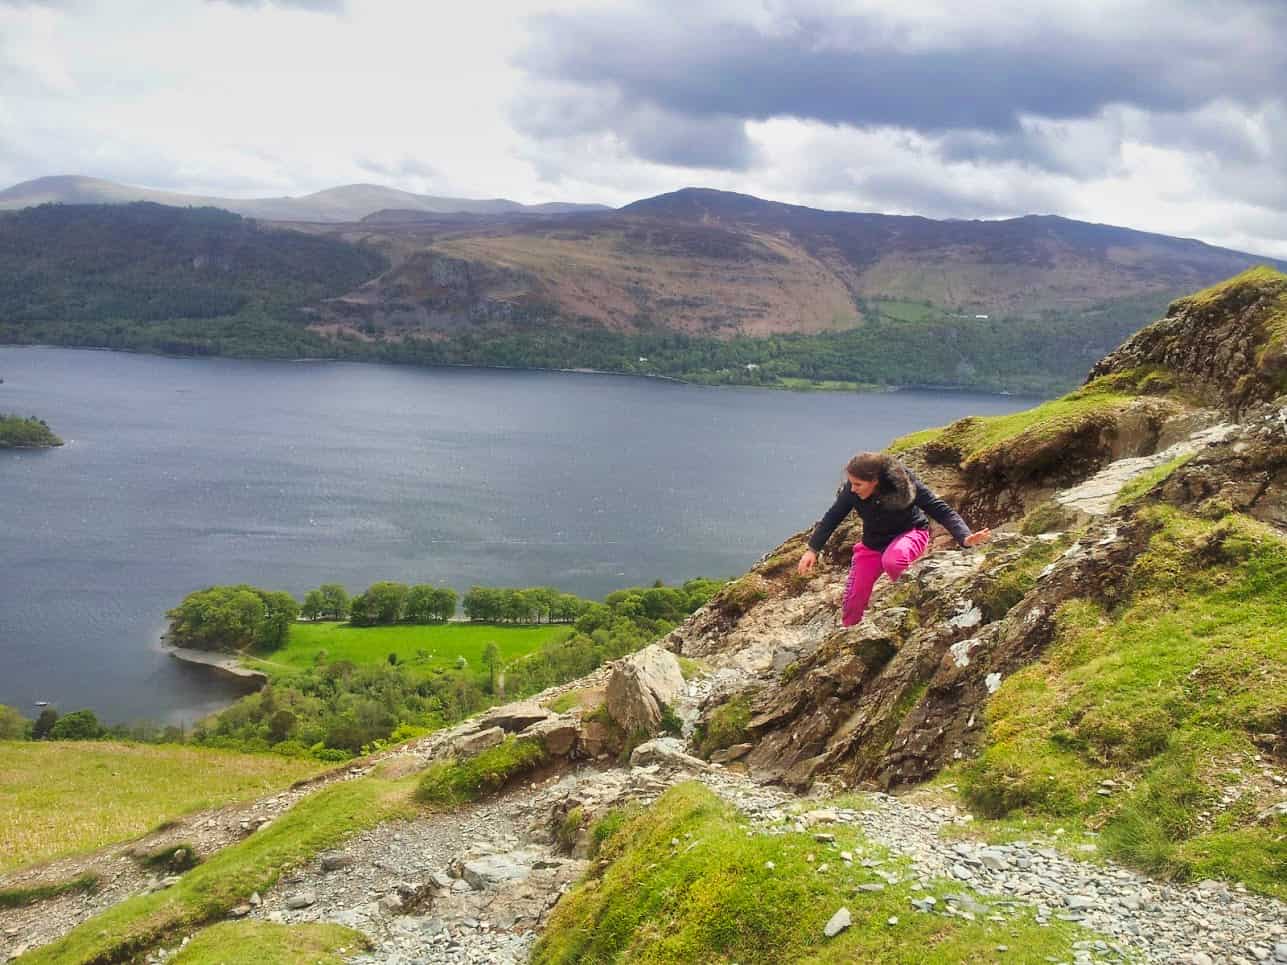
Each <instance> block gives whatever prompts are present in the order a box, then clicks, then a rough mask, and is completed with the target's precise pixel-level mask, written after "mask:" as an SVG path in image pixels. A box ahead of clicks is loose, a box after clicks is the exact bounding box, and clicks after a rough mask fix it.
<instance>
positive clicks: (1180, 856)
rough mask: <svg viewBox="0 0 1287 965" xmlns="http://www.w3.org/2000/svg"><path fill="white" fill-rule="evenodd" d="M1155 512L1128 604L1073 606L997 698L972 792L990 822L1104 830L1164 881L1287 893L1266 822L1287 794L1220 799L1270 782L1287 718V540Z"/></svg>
mask: <svg viewBox="0 0 1287 965" xmlns="http://www.w3.org/2000/svg"><path fill="white" fill-rule="evenodd" d="M1145 518H1146V519H1148V520H1149V521H1150V522H1152V523H1153V525H1155V526H1156V527H1157V531H1156V532H1155V534H1154V535H1153V537H1152V539H1151V541H1150V543H1149V546H1148V549H1147V550H1146V552H1145V553H1143V554H1141V556H1140V557H1139V558H1138V559H1137V560H1136V562H1135V565H1134V568H1133V572H1132V573H1131V575H1130V581H1131V585H1132V588H1133V595H1132V596H1131V598H1130V599H1129V601H1128V602H1127V603H1126V604H1125V605H1124V606H1122V607H1120V608H1119V609H1118V610H1117V611H1115V612H1113V613H1106V612H1104V611H1103V610H1102V609H1100V608H1099V607H1098V606H1096V605H1095V604H1093V603H1090V602H1087V601H1084V600H1080V601H1071V602H1069V603H1065V604H1064V605H1063V606H1062V607H1061V608H1060V610H1059V613H1058V622H1059V628H1058V632H1057V635H1056V639H1055V641H1054V643H1053V644H1052V645H1051V647H1050V648H1049V649H1048V650H1047V652H1046V654H1045V656H1044V657H1043V658H1042V659H1041V660H1040V661H1038V662H1036V663H1034V664H1032V665H1030V666H1028V667H1026V668H1024V669H1023V670H1021V671H1019V672H1018V673H1016V674H1014V675H1012V676H1011V677H1009V678H1007V679H1006V680H1005V681H1004V682H1003V684H1002V686H1001V688H1000V690H998V692H997V693H996V694H995V696H994V697H993V698H992V700H991V701H990V702H989V705H988V741H987V746H986V747H985V750H984V751H983V753H982V754H981V756H980V757H979V758H978V760H977V761H975V762H973V763H972V764H970V765H968V766H966V767H964V768H963V769H962V772H961V777H962V790H963V792H964V794H965V796H966V798H967V800H969V801H970V803H971V804H972V805H973V806H975V807H976V808H977V809H979V810H980V811H981V812H982V813H983V814H984V815H985V816H989V817H1016V816H1019V815H1025V816H1028V817H1030V818H1034V819H1039V818H1045V819H1050V820H1058V819H1075V820H1076V821H1079V822H1081V823H1082V824H1083V825H1084V826H1086V827H1094V828H1102V839H1103V845H1104V849H1105V851H1106V852H1107V853H1108V854H1110V855H1112V856H1115V857H1117V858H1119V859H1122V860H1125V861H1127V862H1130V863H1132V864H1134V865H1136V866H1139V867H1142V868H1144V869H1146V870H1148V871H1151V872H1154V873H1158V874H1163V875H1168V876H1174V877H1179V878H1192V877H1197V876H1205V877H1220V878H1228V879H1234V880H1240V881H1244V882H1245V883H1246V884H1247V885H1248V886H1249V887H1251V888H1253V889H1255V890H1257V891H1261V892H1265V893H1268V894H1273V895H1277V896H1278V897H1287V820H1278V821H1276V822H1274V823H1273V824H1269V825H1264V824H1261V825H1258V824H1256V823H1255V819H1254V818H1255V813H1256V811H1257V808H1263V807H1265V806H1267V804H1268V803H1270V802H1271V800H1276V799H1277V797H1281V792H1274V791H1273V790H1272V789H1268V788H1261V789H1260V790H1259V791H1258V792H1254V793H1252V792H1248V793H1246V794H1244V797H1243V799H1242V801H1241V802H1240V803H1239V804H1237V805H1235V806H1233V807H1225V806H1223V805H1221V804H1220V801H1219V798H1220V792H1221V790H1222V789H1223V788H1224V787H1226V786H1242V787H1250V788H1255V787H1258V786H1259V785H1258V782H1262V780H1263V779H1262V778H1261V770H1262V768H1263V767H1264V765H1263V764H1262V763H1261V762H1260V761H1258V760H1257V758H1256V755H1257V753H1258V750H1257V747H1256V744H1255V742H1256V740H1257V739H1260V738H1259V737H1258V735H1266V734H1280V733H1282V732H1283V729H1284V725H1285V724H1287V541H1284V540H1283V538H1282V537H1281V536H1280V535H1278V534H1276V533H1275V532H1274V531H1273V530H1271V529H1270V528H1268V527H1266V526H1263V525H1262V524H1259V523H1257V522H1255V521H1253V520H1250V519H1247V518H1245V517H1240V516H1230V517H1227V518H1225V519H1223V520H1221V521H1218V522H1213V521H1209V520H1203V519H1197V518H1195V517H1192V516H1189V515H1186V514H1183V513H1180V512H1178V511H1175V510H1173V509H1170V508H1166V507H1153V508H1151V509H1149V510H1146V511H1145ZM1105 779H1109V780H1113V781H1116V782H1118V790H1117V791H1115V792H1114V793H1113V794H1111V795H1109V796H1101V795H1099V794H1098V793H1097V788H1098V786H1099V782H1101V781H1103V780H1105ZM1275 794H1277V797H1275V796H1274V795H1275Z"/></svg>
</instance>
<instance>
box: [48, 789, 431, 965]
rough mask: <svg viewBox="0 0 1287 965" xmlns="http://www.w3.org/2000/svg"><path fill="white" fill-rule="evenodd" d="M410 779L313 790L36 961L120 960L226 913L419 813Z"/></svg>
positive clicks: (60, 964) (64, 963) (97, 919)
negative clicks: (313, 861) (345, 844)
mask: <svg viewBox="0 0 1287 965" xmlns="http://www.w3.org/2000/svg"><path fill="white" fill-rule="evenodd" d="M411 789H412V780H411V779H409V778H404V779H401V780H387V779H384V778H382V777H380V776H378V775H371V776H367V777H363V778H359V779H356V780H352V781H344V782H340V783H336V784H332V785H331V786H329V787H327V788H325V789H323V790H321V791H319V792H317V793H316V794H313V795H311V796H309V797H307V798H305V799H304V800H303V801H301V802H300V803H298V804H297V805H295V807H293V808H291V810H290V811H288V812H286V814H284V815H282V816H281V817H280V818H278V819H277V820H275V821H273V823H272V824H270V825H268V826H267V827H266V828H264V829H263V830H262V831H259V832H256V833H255V834H253V835H251V836H250V837H249V838H247V839H246V840H245V841H242V842H240V843H238V844H236V845H233V846H232V847H229V848H225V849H224V850H223V851H220V852H219V853H218V854H216V855H214V856H213V857H211V858H210V859H209V860H208V861H206V862H204V863H203V864H201V865H198V866H197V867H196V868H194V869H192V870H191V871H189V872H188V873H187V874H185V875H184V876H183V878H182V879H181V880H180V882H179V883H178V884H177V885H174V886H173V887H171V888H167V889H165V890H164V891H158V892H153V893H151V894H145V895H138V896H136V897H134V898H130V899H129V900H127V901H124V902H121V903H120V904H119V905H115V906H113V907H112V908H110V909H108V910H107V911H105V912H104V913H103V914H101V915H97V916H96V917H94V918H91V919H89V920H88V921H86V922H84V923H83V924H81V925H80V926H78V927H77V928H75V929H73V930H72V931H71V932H69V933H68V934H67V935H65V936H64V937H63V938H61V939H59V940H58V941H56V942H54V943H52V944H50V945H46V946H45V947H43V948H40V949H37V950H36V951H34V952H32V953H30V955H28V956H27V957H26V958H25V959H24V961H25V962H28V963H30V965H41V963H50V965H55V963H56V965H68V963H73V962H77V963H79V962H107V961H122V960H126V959H128V958H129V957H131V956H132V955H134V954H136V953H138V952H140V951H142V950H144V949H146V948H149V947H151V946H152V945H154V944H155V943H156V942H158V941H161V940H163V939H166V938H169V937H173V936H174V935H175V934H176V933H177V932H178V931H179V930H180V929H190V928H192V927H194V926H197V925H202V924H205V923H206V922H210V921H214V920H216V919H219V918H222V917H224V916H225V915H226V914H227V912H228V910H229V909H231V908H233V907H235V906H236V905H237V904H239V903H240V902H242V901H244V900H245V899H247V898H248V897H250V895H251V894H252V893H254V892H256V891H265V890H267V889H268V888H269V887H271V886H272V884H273V883H274V882H275V881H277V879H278V878H279V877H280V876H281V874H282V873H283V872H284V871H285V870H286V869H288V868H291V867H294V866H296V865H298V864H300V863H302V862H304V861H307V860H309V859H310V858H311V857H312V856H313V855H315V854H317V853H318V852H320V851H324V850H326V849H327V848H330V847H333V846H334V845H336V844H337V843H339V842H340V841H342V840H343V839H344V838H346V837H347V836H349V835H350V834H353V833H355V832H357V831H360V830H362V829H364V828H368V827H372V826H374V825H376V824H379V823H380V822H381V821H386V820H389V819H391V818H394V817H399V816H409V815H411V814H412V813H414V808H413V806H412V805H411V803H410V794H411Z"/></svg>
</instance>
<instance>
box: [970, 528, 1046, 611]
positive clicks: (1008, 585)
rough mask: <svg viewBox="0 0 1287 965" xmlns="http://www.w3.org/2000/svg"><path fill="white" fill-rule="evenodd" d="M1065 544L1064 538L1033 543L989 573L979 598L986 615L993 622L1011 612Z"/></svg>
mask: <svg viewBox="0 0 1287 965" xmlns="http://www.w3.org/2000/svg"><path fill="white" fill-rule="evenodd" d="M1066 545H1067V543H1066V542H1065V541H1064V540H1062V539H1061V540H1053V541H1049V542H1046V541H1042V542H1037V543H1033V544H1032V545H1031V546H1028V547H1027V548H1025V549H1024V551H1023V552H1022V553H1021V554H1020V555H1019V558H1018V559H1016V560H1014V561H1012V562H1011V563H1009V564H1008V565H1007V566H1005V567H1004V568H1000V569H998V570H997V571H996V572H994V573H990V574H989V577H988V579H987V581H986V582H985V584H984V588H983V592H982V594H981V595H980V597H979V599H978V601H977V602H978V604H979V609H981V610H982V611H983V617H984V619H985V620H986V621H988V622H989V623H990V622H992V621H994V620H1000V619H1001V618H1002V617H1003V616H1005V615H1006V614H1007V613H1009V612H1010V609H1011V608H1012V607H1013V606H1014V605H1015V604H1016V603H1018V602H1019V601H1020V600H1022V599H1023V598H1024V597H1025V596H1026V595H1027V594H1028V591H1029V590H1031V589H1032V588H1033V587H1034V586H1036V585H1037V576H1038V575H1039V574H1040V573H1041V571H1042V570H1043V569H1044V568H1045V566H1046V564H1047V563H1049V562H1050V561H1051V560H1053V559H1054V558H1055V557H1057V556H1058V555H1059V554H1060V553H1061V552H1062V551H1063V550H1064V548H1065V546H1066Z"/></svg>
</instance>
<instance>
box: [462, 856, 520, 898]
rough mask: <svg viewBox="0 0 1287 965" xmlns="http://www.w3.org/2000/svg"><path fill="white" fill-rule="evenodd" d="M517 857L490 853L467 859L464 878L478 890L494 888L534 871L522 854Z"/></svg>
mask: <svg viewBox="0 0 1287 965" xmlns="http://www.w3.org/2000/svg"><path fill="white" fill-rule="evenodd" d="M517 857H518V859H519V860H515V857H511V856H510V855H505V854H489V855H486V856H484V857H481V858H475V859H474V860H473V861H466V862H465V866H464V874H463V877H464V879H465V880H466V881H467V882H469V883H470V884H471V885H473V887H474V888H475V889H476V890H478V891H483V890H485V889H486V888H489V887H492V888H494V887H495V886H496V885H499V884H503V883H504V882H506V881H517V880H520V879H523V878H526V877H527V876H528V875H530V874H531V873H532V866H531V864H530V863H529V862H528V861H524V860H523V856H522V855H518V856H517Z"/></svg>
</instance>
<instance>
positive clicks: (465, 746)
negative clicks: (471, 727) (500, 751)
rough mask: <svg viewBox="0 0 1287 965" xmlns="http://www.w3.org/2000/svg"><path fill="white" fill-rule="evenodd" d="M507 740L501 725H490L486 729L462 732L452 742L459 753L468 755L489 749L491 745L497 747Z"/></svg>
mask: <svg viewBox="0 0 1287 965" xmlns="http://www.w3.org/2000/svg"><path fill="white" fill-rule="evenodd" d="M503 740H505V731H504V730H503V729H501V728H500V727H489V728H487V729H486V730H480V731H473V732H472V733H469V734H461V735H460V736H459V737H457V738H456V740H455V742H454V743H453V744H452V748H453V749H454V750H455V751H456V753H457V754H460V755H462V756H465V757H468V756H470V755H473V754H477V753H479V752H481V751H485V750H487V749H488V748H489V747H495V746H496V745H497V744H499V743H501V742H502V741H503Z"/></svg>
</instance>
